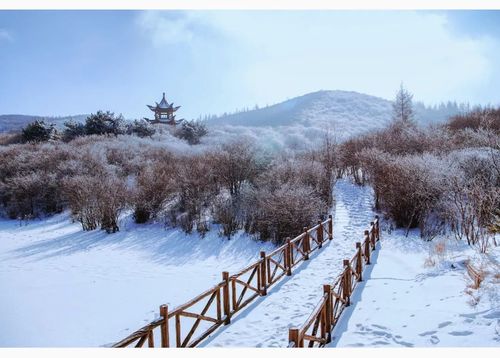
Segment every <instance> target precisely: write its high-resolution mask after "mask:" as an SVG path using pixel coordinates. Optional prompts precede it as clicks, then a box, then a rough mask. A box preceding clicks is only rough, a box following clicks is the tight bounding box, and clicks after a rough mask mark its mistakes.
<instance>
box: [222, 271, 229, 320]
mask: <svg viewBox="0 0 500 358" xmlns="http://www.w3.org/2000/svg"><path fill="white" fill-rule="evenodd" d="M222 281H224V286H222V305H223V307H224V316H226V318H225V319H224V325H228V324H229V323H231V306H230V302H229V272H227V271H224V272H222Z"/></svg>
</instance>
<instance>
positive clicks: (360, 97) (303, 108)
mask: <svg viewBox="0 0 500 358" xmlns="http://www.w3.org/2000/svg"><path fill="white" fill-rule="evenodd" d="M390 118H391V102H390V101H388V100H385V99H382V98H378V97H374V96H369V95H366V94H362V93H357V92H350V91H318V92H313V93H308V94H306V95H303V96H300V97H295V98H292V99H289V100H287V101H284V102H282V103H278V104H275V105H272V106H269V107H266V108H261V109H256V110H252V111H247V112H241V113H236V114H232V115H227V116H223V117H219V118H215V119H212V120H210V121H209V122H208V123H209V125H210V126H223V125H231V126H250V127H262V126H269V127H295V126H298V127H316V128H323V129H326V128H330V129H332V130H336V131H341V132H349V134H350V135H351V134H357V133H361V132H364V131H367V130H371V129H378V128H382V127H383V126H384V125H385V124H386V123H387V122H388V121H389V120H390Z"/></svg>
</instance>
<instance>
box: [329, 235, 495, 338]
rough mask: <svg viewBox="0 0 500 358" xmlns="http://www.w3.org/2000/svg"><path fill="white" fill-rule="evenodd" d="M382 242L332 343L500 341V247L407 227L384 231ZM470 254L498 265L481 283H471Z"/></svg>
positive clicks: (487, 267)
mask: <svg viewBox="0 0 500 358" xmlns="http://www.w3.org/2000/svg"><path fill="white" fill-rule="evenodd" d="M440 245H444V247H445V248H446V249H445V250H444V252H443V253H441V254H440V253H439V252H440V250H436V249H435V248H436V246H437V247H439V246H440ZM381 246H382V249H381V250H378V251H375V255H374V257H373V259H374V265H372V267H370V269H369V270H368V271H367V274H365V276H364V277H365V278H366V280H365V281H364V282H363V283H362V284H361V285H360V286H358V288H357V289H356V293H355V297H354V299H353V302H354V304H353V305H352V306H351V307H349V308H347V309H346V310H345V311H344V315H343V316H342V319H341V321H340V322H339V324H338V326H337V327H336V329H335V330H334V332H333V335H334V339H333V340H332V343H331V344H330V346H331V347H385V346H388V347H391V346H394V347H438V346H444V347H451V346H453V347H477V346H482V347H495V346H497V347H498V346H499V345H500V295H499V293H500V291H499V287H498V286H499V282H498V279H496V281H495V278H494V277H493V276H494V273H498V267H499V266H498V263H497V262H498V260H497V258H498V257H499V256H500V250H499V248H498V247H497V248H493V249H492V250H491V252H490V253H489V254H488V255H481V254H478V253H477V252H476V250H474V249H473V248H470V247H468V246H467V245H466V244H465V243H463V242H458V241H455V239H446V238H444V237H441V238H438V239H435V240H433V241H432V242H424V241H422V240H421V239H420V238H419V237H418V231H413V232H411V233H410V235H409V237H404V234H403V231H402V230H395V231H392V232H391V233H390V234H389V233H388V232H387V231H383V232H382V233H381ZM441 247H443V246H441ZM430 259H432V260H430ZM468 259H471V262H473V263H474V265H475V266H478V265H479V266H482V267H483V268H484V269H485V270H486V271H489V272H490V274H489V275H488V276H487V277H486V279H485V281H484V282H483V283H482V284H481V287H480V289H479V290H474V289H471V288H468V287H467V286H469V285H470V284H471V279H470V278H469V277H468V275H467V273H466V269H465V265H464V262H465V260H468ZM432 262H434V263H432ZM465 291H468V293H466V292H465ZM478 300H479V302H477V301H478Z"/></svg>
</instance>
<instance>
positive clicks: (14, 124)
mask: <svg viewBox="0 0 500 358" xmlns="http://www.w3.org/2000/svg"><path fill="white" fill-rule="evenodd" d="M87 116H88V115H87V114H79V115H74V116H66V117H42V116H30V115H24V114H3V115H0V133H2V132H12V131H19V130H21V129H22V128H24V127H25V126H26V125H27V124H28V123H31V122H34V121H36V120H43V121H45V123H53V124H55V125H56V127H59V128H60V127H62V126H63V124H64V122H66V121H69V120H73V121H75V122H85V118H87Z"/></svg>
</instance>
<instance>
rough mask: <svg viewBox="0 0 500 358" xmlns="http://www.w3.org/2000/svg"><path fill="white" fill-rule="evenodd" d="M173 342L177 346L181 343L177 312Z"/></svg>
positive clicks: (179, 321)
mask: <svg viewBox="0 0 500 358" xmlns="http://www.w3.org/2000/svg"><path fill="white" fill-rule="evenodd" d="M175 344H176V347H177V348H179V347H181V346H182V343H181V316H180V315H179V314H178V313H177V314H176V315H175Z"/></svg>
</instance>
